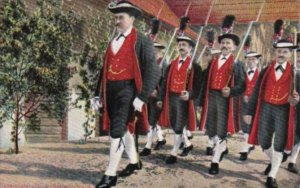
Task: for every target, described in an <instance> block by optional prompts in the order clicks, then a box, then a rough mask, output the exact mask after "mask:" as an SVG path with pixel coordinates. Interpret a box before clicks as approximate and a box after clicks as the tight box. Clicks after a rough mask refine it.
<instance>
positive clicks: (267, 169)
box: [264, 163, 272, 176]
mask: <svg viewBox="0 0 300 188" xmlns="http://www.w3.org/2000/svg"><path fill="white" fill-rule="evenodd" d="M271 168H272V165H271V163H270V164H268V166H267V168H266V170H265V172H264V174H265V175H266V176H267V175H269V173H270V171H271Z"/></svg>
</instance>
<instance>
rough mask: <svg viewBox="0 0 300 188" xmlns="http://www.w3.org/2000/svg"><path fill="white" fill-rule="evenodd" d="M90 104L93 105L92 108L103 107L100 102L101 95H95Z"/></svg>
mask: <svg viewBox="0 0 300 188" xmlns="http://www.w3.org/2000/svg"><path fill="white" fill-rule="evenodd" d="M90 105H91V108H92V109H93V110H95V111H97V110H98V109H99V108H101V107H102V104H100V101H99V97H94V98H92V99H90Z"/></svg>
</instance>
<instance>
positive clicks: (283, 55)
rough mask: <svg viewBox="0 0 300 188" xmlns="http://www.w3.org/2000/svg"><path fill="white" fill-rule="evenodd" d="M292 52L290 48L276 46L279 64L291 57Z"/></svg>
mask: <svg viewBox="0 0 300 188" xmlns="http://www.w3.org/2000/svg"><path fill="white" fill-rule="evenodd" d="M291 55H292V52H291V50H290V49H289V48H276V50H275V57H276V61H277V63H279V64H282V63H284V62H286V61H288V60H289V59H290V57H291Z"/></svg>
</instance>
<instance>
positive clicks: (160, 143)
mask: <svg viewBox="0 0 300 188" xmlns="http://www.w3.org/2000/svg"><path fill="white" fill-rule="evenodd" d="M166 143H167V141H166V139H163V140H162V141H157V144H156V146H155V147H154V150H160V149H161V148H162V147H163V145H165V144H166Z"/></svg>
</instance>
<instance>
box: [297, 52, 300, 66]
mask: <svg viewBox="0 0 300 188" xmlns="http://www.w3.org/2000/svg"><path fill="white" fill-rule="evenodd" d="M297 68H298V69H300V52H297Z"/></svg>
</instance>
